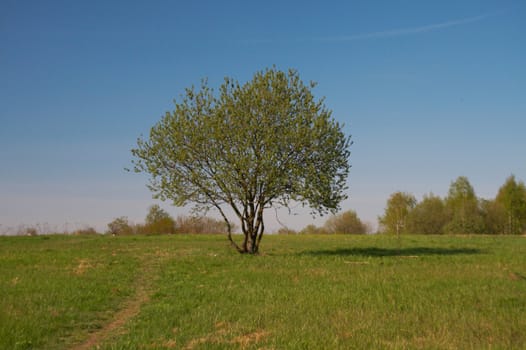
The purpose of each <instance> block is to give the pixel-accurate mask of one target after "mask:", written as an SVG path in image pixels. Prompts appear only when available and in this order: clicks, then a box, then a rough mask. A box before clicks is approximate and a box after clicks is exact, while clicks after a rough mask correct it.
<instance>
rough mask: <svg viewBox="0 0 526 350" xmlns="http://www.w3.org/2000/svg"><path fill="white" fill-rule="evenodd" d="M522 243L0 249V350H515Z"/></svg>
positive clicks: (143, 242)
mask: <svg viewBox="0 0 526 350" xmlns="http://www.w3.org/2000/svg"><path fill="white" fill-rule="evenodd" d="M524 315H526V237H521V236H474V235H473V236H422V235H407V236H402V237H401V238H400V239H398V238H396V237H393V236H386V235H325V236H316V235H303V236H299V235H291V236H285V235H267V236H266V237H264V238H263V241H262V245H261V254H260V255H259V256H249V255H240V254H238V253H236V252H235V251H234V250H232V249H231V248H230V247H229V246H228V244H227V241H226V238H225V237H224V236H222V235H170V236H168V235H166V236H123V237H111V236H98V235H93V236H64V235H49V236H37V237H0V349H92V348H93V349H232V348H239V349H351V348H354V349H366V348H374V349H524V348H526V317H525V316H524Z"/></svg>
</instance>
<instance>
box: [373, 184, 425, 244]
mask: <svg viewBox="0 0 526 350" xmlns="http://www.w3.org/2000/svg"><path fill="white" fill-rule="evenodd" d="M415 205H416V198H415V197H414V196H413V195H412V194H410V193H406V192H395V193H393V194H392V195H391V196H390V197H389V199H388V200H387V207H386V208H385V213H384V216H382V217H380V218H379V221H380V224H381V225H382V226H383V227H384V229H385V230H386V232H388V233H396V234H397V235H400V233H402V232H406V228H407V217H408V215H409V213H410V212H411V210H412V209H413V208H414V207H415Z"/></svg>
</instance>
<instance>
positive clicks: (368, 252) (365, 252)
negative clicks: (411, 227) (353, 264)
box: [301, 247, 484, 257]
mask: <svg viewBox="0 0 526 350" xmlns="http://www.w3.org/2000/svg"><path fill="white" fill-rule="evenodd" d="M482 253H484V252H483V251H482V250H480V249H475V248H436V247H435V248H429V247H411V248H377V247H368V248H340V249H334V250H313V251H305V252H302V253H301V254H302V255H314V256H352V255H354V256H367V257H389V256H425V255H470V254H482Z"/></svg>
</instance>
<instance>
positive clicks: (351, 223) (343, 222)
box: [278, 210, 372, 235]
mask: <svg viewBox="0 0 526 350" xmlns="http://www.w3.org/2000/svg"><path fill="white" fill-rule="evenodd" d="M371 232H372V227H371V225H369V224H366V223H364V222H362V220H360V218H359V217H358V215H357V214H356V212H355V211H354V210H347V211H344V212H342V213H340V214H336V215H332V216H331V217H329V218H328V219H327V221H325V224H324V225H323V226H321V227H318V226H316V225H313V224H311V225H307V226H306V227H305V228H303V229H302V230H301V231H299V232H298V231H295V230H291V229H289V228H282V229H280V230H279V231H278V234H318V235H319V234H366V233H371Z"/></svg>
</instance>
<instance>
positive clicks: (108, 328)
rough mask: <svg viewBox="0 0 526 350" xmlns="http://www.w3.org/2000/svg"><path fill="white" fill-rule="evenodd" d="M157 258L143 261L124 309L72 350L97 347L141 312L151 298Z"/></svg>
mask: <svg viewBox="0 0 526 350" xmlns="http://www.w3.org/2000/svg"><path fill="white" fill-rule="evenodd" d="M155 259H158V256H156V257H149V259H145V260H148V261H149V262H147V261H143V262H141V263H144V264H145V265H143V268H142V269H140V271H139V273H138V278H137V280H136V281H135V283H134V285H135V294H134V295H133V296H131V297H130V298H129V299H128V300H126V301H124V304H123V307H122V309H121V310H120V311H118V312H117V313H116V314H115V315H114V316H113V319H112V320H111V321H110V322H109V323H108V324H106V325H105V326H104V327H102V328H101V329H99V330H97V331H95V332H94V333H91V334H90V336H89V337H88V339H86V340H85V341H84V342H83V343H81V344H77V345H74V346H73V347H71V350H88V349H92V348H94V347H96V346H97V345H99V344H101V343H103V342H104V341H105V340H106V339H108V338H109V337H110V336H112V335H115V333H118V332H120V331H122V328H123V326H124V325H125V324H126V323H127V322H128V321H129V320H131V319H132V318H133V317H135V316H136V315H137V314H138V313H139V311H140V310H141V306H142V305H143V304H145V303H147V302H148V300H149V299H150V293H151V287H152V284H153V282H154V280H155V279H154V278H151V276H152V273H153V272H154V270H155V266H153V265H154V263H152V260H155ZM155 263H159V261H155ZM148 277H150V278H148Z"/></svg>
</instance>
